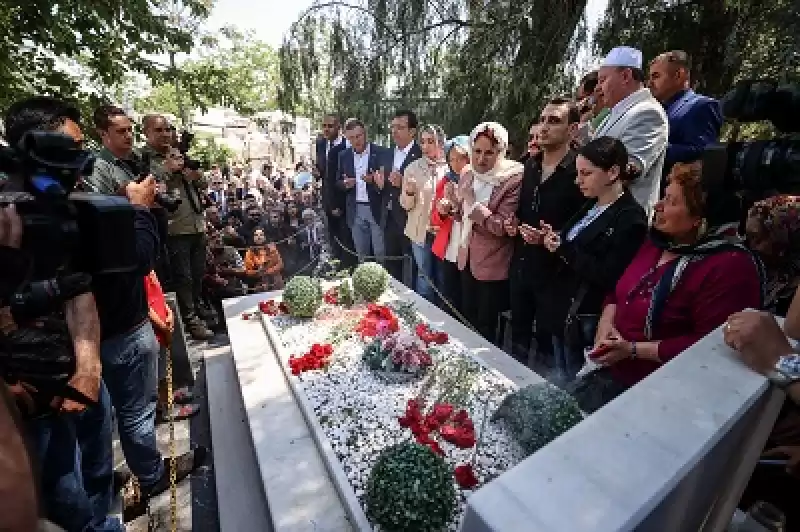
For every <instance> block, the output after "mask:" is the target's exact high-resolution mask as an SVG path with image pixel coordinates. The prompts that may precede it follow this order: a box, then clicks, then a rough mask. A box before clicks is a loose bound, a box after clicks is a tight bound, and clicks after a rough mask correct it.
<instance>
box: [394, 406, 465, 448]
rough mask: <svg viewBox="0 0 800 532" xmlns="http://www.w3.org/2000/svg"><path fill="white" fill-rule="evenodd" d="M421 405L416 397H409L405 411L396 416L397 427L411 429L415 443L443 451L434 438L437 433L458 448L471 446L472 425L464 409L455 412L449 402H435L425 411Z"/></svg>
mask: <svg viewBox="0 0 800 532" xmlns="http://www.w3.org/2000/svg"><path fill="white" fill-rule="evenodd" d="M424 406H425V405H424V403H423V402H422V401H421V400H419V399H409V400H408V403H407V405H406V411H405V413H404V414H403V415H402V416H400V417H399V418H398V419H397V421H398V423H400V426H401V427H403V428H407V429H410V430H411V433H412V434H413V435H414V438H415V439H416V441H417V443H419V444H420V445H425V446H427V447H429V448H430V449H431V450H432V451H433V452H434V453H436V454H440V455H444V451H443V450H442V448H441V446H440V445H439V442H438V441H437V440H436V439H435V437H436V436H437V435H438V436H439V437H441V439H442V440H444V441H446V442H448V443H451V444H453V445H455V446H456V447H458V448H459V449H469V448H471V447H474V446H475V443H476V440H475V426H474V424H473V423H472V419H470V417H469V413H467V411H466V410H464V409H461V410H458V411H456V410H455V408H453V405H451V404H448V403H435V404H434V405H433V406H432V407H431V408H430V410H428V412H427V413H426V412H424V411H423V407H424Z"/></svg>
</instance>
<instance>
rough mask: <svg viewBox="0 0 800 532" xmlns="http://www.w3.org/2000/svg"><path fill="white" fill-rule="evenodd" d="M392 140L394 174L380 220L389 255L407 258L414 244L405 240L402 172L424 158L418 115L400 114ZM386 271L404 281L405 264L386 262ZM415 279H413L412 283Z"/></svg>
mask: <svg viewBox="0 0 800 532" xmlns="http://www.w3.org/2000/svg"><path fill="white" fill-rule="evenodd" d="M391 127H392V140H393V141H394V144H395V147H394V151H393V153H392V154H391V156H392V157H393V158H392V168H391V169H392V172H391V174H389V183H388V186H386V187H385V188H384V191H383V194H384V206H385V209H384V212H383V218H382V219H381V227H383V232H384V238H385V239H386V254H387V255H390V256H400V255H408V254H410V253H411V241H410V240H409V239H408V237H406V235H405V230H406V219H407V215H406V210H405V209H404V208H403V207H402V206H401V205H400V200H399V198H400V193H401V188H402V186H403V172H405V170H406V168H407V167H408V165H409V164H411V163H412V162H414V161H415V160H417V159H419V158H420V157H422V150H421V149H420V147H419V144H417V143H416V142H415V141H414V139H415V137H416V136H417V128H418V127H419V124H418V123H417V115H416V114H414V112H413V111H407V110H402V111H397V112H396V113H395V114H394V118H392V126H391ZM386 269H387V270H388V272H389V273H390V274H391V275H392V276H393V277H394V278H395V279H402V278H403V262H402V261H387V263H386ZM415 277H416V276H415V275H413V274H412V275H411V279H414V278H415Z"/></svg>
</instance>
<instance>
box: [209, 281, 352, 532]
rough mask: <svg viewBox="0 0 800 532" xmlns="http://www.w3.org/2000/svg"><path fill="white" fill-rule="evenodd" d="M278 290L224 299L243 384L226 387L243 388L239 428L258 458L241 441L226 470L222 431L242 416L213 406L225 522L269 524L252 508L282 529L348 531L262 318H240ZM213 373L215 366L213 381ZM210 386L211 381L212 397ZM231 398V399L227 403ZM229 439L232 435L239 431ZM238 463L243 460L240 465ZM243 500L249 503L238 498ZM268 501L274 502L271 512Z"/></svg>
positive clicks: (239, 526) (253, 526) (227, 525)
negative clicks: (221, 450)
mask: <svg viewBox="0 0 800 532" xmlns="http://www.w3.org/2000/svg"><path fill="white" fill-rule="evenodd" d="M272 296H273V295H271V294H253V295H250V296H245V297H242V298H236V299H229V300H226V301H224V302H223V308H224V310H225V318H226V322H227V326H228V335H229V337H230V340H231V348H232V351H233V362H234V369H235V374H234V377H235V378H236V380H237V381H238V383H237V386H230V385H227V386H225V387H226V388H232V389H235V390H236V391H237V392H239V394H240V395H239V398H240V399H239V400H240V404H241V408H242V410H241V412H243V413H244V416H243V417H241V418H239V419H241V420H242V421H243V422H242V423H240V425H239V427H238V428H237V429H236V430H238V431H239V432H242V433H244V432H246V433H247V436H248V437H249V439H250V449H251V450H252V451H251V452H253V454H254V458H255V459H254V460H248V457H247V455H246V453H245V452H244V450H243V448H242V444H241V442H239V443H238V444H236V448H239V449H242V451H241V453H240V454H237V455H236V456H232V457H229V458H230V459H229V460H228V461H229V462H231V466H232V467H233V468H234V472H233V474H229V475H224V476H223V474H222V470H223V469H224V468H225V467H226V466H225V465H223V464H221V463H220V461H219V460H220V459H221V458H222V457H220V456H218V454H219V453H218V452H217V435H216V433H217V432H218V431H223V432H224V431H230V430H232V429H233V428H234V427H233V426H232V425H236V424H235V423H233V424H232V423H231V418H233V421H234V422H235V421H236V415H237V414H236V410H235V409H231V410H227V411H225V412H218V413H219V414H221V415H214V412H215V410H216V406H212V407H211V408H212V419H211V426H212V435H213V438H214V440H213V441H214V449H215V452H214V462H215V464H216V467H217V494H218V501H219V508H220V528H221V529H222V530H259V531H261V530H268V528H264V526H263V525H261V526H259V525H258V523H257V520H256V522H252V523H250V522H248V520H249V519H250V516H249V515H248V513H267V514H268V515H269V518H270V521H271V525H272V528H273V529H274V530H275V531H276V532H306V531H309V530H315V531H323V532H326V531H327V532H346V531H348V530H351V526H350V524H349V522H348V520H347V517H346V514H345V511H344V509H343V507H342V504H341V502H340V500H339V496H338V494H337V492H336V490H335V488H334V486H333V484H332V483H331V481H330V478H329V476H328V472H327V471H326V468H325V465H324V463H323V461H322V459H321V457H320V454H319V451H318V450H317V446H316V444H315V443H314V440H313V438H312V436H311V433H310V431H309V429H308V426H307V424H306V422H305V419H304V417H303V414H302V413H301V411H300V410H299V408H298V405H297V403H296V402H295V400H294V397H293V395H292V392H291V390H290V388H289V384H288V383H287V381H286V379H285V378H284V375H283V371H282V369H281V368H280V366H279V365H278V360H277V358H276V356H275V353H274V352H273V350H272V346H271V345H270V342H269V340H268V338H267V336H266V334H265V332H264V329H263V327H262V325H261V323H260V322H259V320H257V319H252V320H243V319H242V318H241V314H242V312H254V311H255V310H257V308H258V302H259V301H263V300H265V299H268V298H270V297H272ZM213 379H214V377H213V376H212V375H211V369H210V368H209V377H208V380H209V383H211V382H213ZM230 379H231V377H228V380H230ZM216 386H217V385H214V387H216ZM211 388H212V385H211V384H209V403H211V401H212V398H211V394H212V391H211ZM239 390H240V391H239ZM228 391H230V390H228ZM215 402H216V400H215ZM232 403H233V400H232V398H231V397H229V398H228V404H229V405H232ZM223 437H228V438H232V437H233V435H232V434H227V435H226V436H223ZM239 439H240V440H241V438H239ZM229 448H232V447H229ZM236 463H238V465H233V464H236ZM248 464H253V465H255V468H253V470H252V471H253V472H256V473H257V478H255V479H253V478H250V477H249V475H248V473H247V472H246V471H243V470H244V469H246V468H247V467H248ZM236 468H239V469H238V470H237V469H236ZM254 483H258V484H260V489H256V488H255V487H254V486H253V484H254ZM245 490H246V491H245ZM243 498H244V499H248V501H247V502H245V501H244V500H237V499H243ZM265 500H266V501H268V503H269V509H268V511H267V503H266V502H265Z"/></svg>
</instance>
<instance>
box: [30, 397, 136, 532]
mask: <svg viewBox="0 0 800 532" xmlns="http://www.w3.org/2000/svg"><path fill="white" fill-rule="evenodd" d="M27 433H28V438H29V441H30V442H31V447H32V451H33V453H34V455H35V457H36V461H37V462H38V464H39V468H40V471H39V486H40V494H41V500H42V507H43V508H42V510H43V513H44V515H45V516H46V517H47V518H48V519H50V520H51V521H53V522H54V523H55V524H57V525H59V526H61V527H62V528H64V529H65V530H66V532H73V531H75V532H122V531H124V530H125V528H124V527H123V525H122V523H120V522H119V520H118V519H116V518H114V517H109V516H108V513H109V511H110V508H111V498H112V489H113V462H112V439H111V438H112V435H111V404H110V399H109V396H108V391H107V390H106V388H105V386H104V385H103V384H101V386H100V395H99V399H98V404H97V405H95V406H93V407H90V408H87V409H86V411H84V412H82V413H80V414H61V415H56V416H51V417H47V418H43V419H36V420H32V421H29V422H28V423H27Z"/></svg>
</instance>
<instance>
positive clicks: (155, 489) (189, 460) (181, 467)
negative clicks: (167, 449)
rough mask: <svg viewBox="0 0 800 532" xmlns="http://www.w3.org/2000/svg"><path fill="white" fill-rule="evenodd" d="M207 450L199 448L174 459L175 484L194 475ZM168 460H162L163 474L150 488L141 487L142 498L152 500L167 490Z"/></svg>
mask: <svg viewBox="0 0 800 532" xmlns="http://www.w3.org/2000/svg"><path fill="white" fill-rule="evenodd" d="M207 455H208V449H207V448H205V447H203V446H202V445H201V446H198V447H195V448H194V449H192V450H191V451H188V452H185V453H183V454H181V455H178V456H176V457H175V461H176V464H175V482H176V483H178V482H180V481H182V480H183V479H185V478H186V477H188V476H189V475H191V474H192V473H194V471H195V470H197V468H198V467H200V466H202V465H203V464H204V463H205V461H206V456H207ZM169 461H170V459H169V458H166V457H165V458H164V474H162V475H161V478H159V479H158V480H157V481H156V483H155V484H153V485H152V486H147V487H145V486H142V496H143V498H153V497H155V496H156V495H160V494H162V493H164V492H165V491H167V490H168V489H169Z"/></svg>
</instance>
